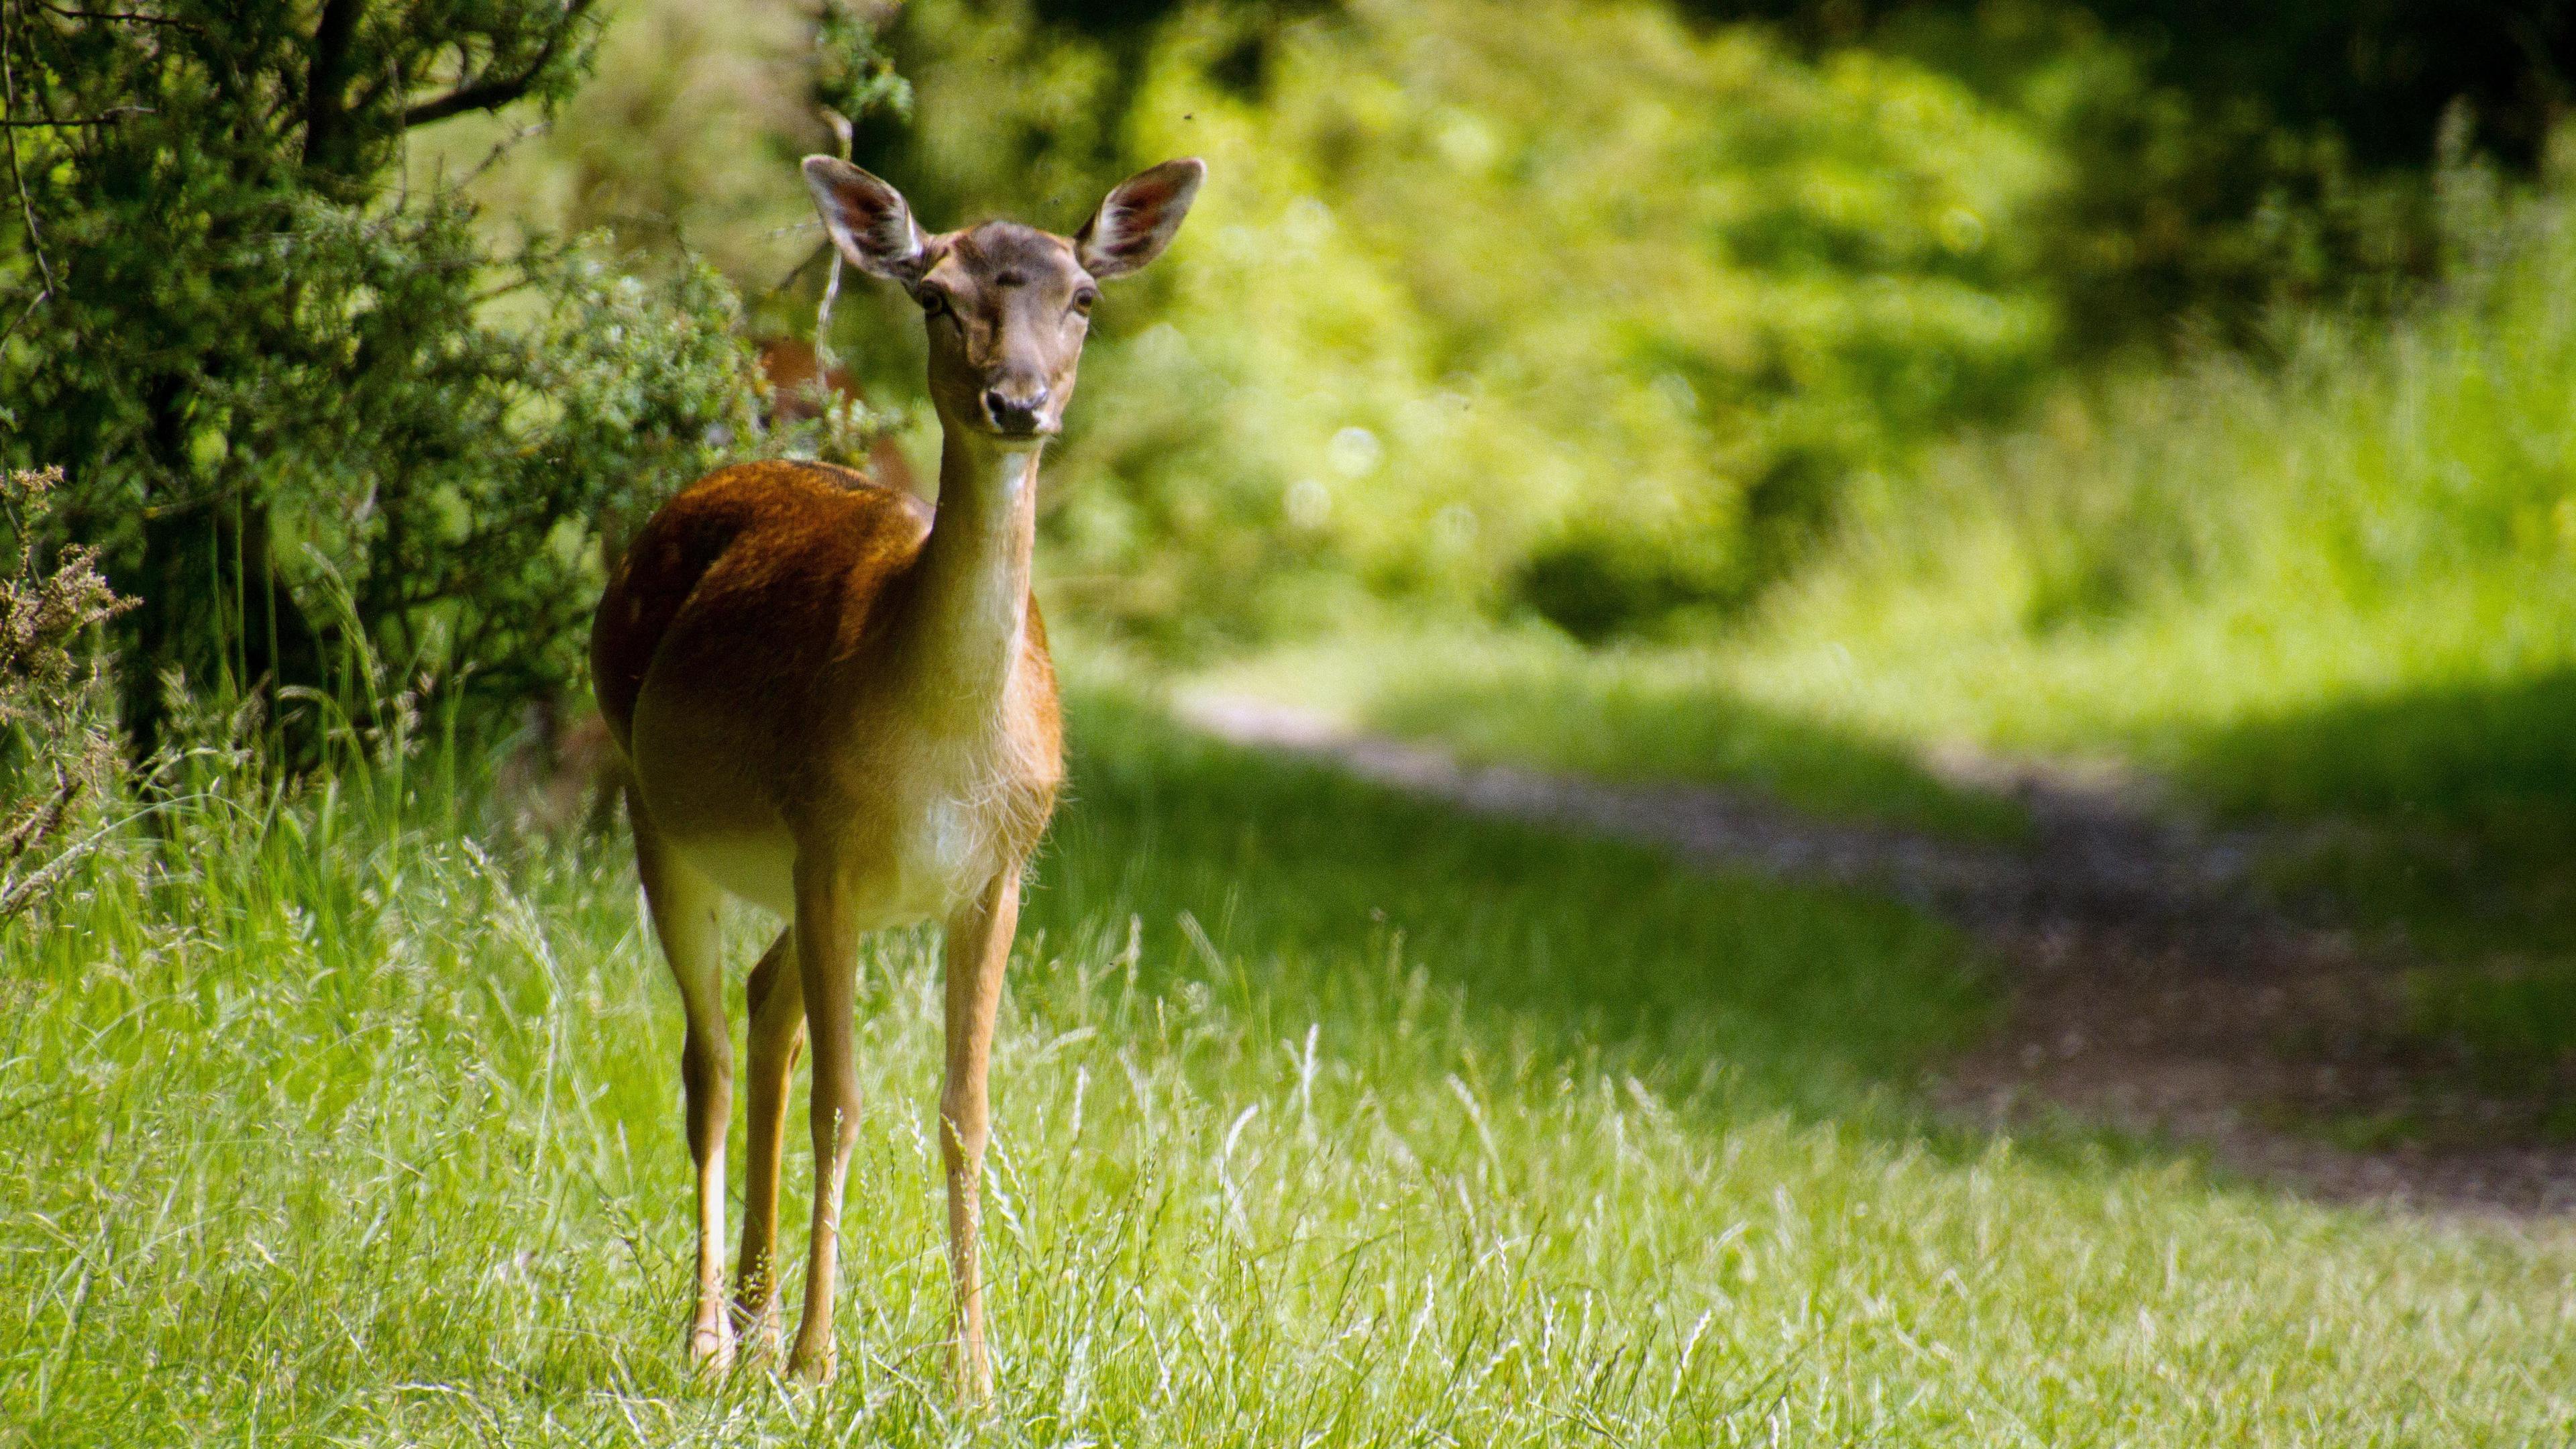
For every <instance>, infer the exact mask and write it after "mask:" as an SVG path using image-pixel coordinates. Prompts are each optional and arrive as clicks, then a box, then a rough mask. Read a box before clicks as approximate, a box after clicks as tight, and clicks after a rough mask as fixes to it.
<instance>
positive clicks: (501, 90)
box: [402, 0, 594, 131]
mask: <svg viewBox="0 0 2576 1449" xmlns="http://www.w3.org/2000/svg"><path fill="white" fill-rule="evenodd" d="M593 3H594V0H570V3H568V4H566V5H565V6H564V12H563V17H562V18H561V19H560V20H557V21H556V22H555V29H554V33H553V34H552V35H549V36H547V37H546V43H545V44H544V45H543V46H541V47H539V48H538V50H537V58H536V59H534V60H532V61H530V62H528V67H527V69H525V70H523V71H520V72H519V73H518V74H517V75H514V76H504V77H498V78H496V77H492V76H485V77H483V78H481V79H478V80H474V81H470V82H468V83H466V84H463V85H460V86H458V87H457V88H456V89H454V90H452V91H449V92H448V93H447V94H445V95H443V96H440V97H439V98H438V99H436V100H434V101H423V102H421V103H420V104H419V105H416V106H413V107H412V108H410V109H409V110H407V111H404V112H403V116H402V124H403V129H404V130H406V131H408V130H410V129H411V128H412V127H414V126H426V125H428V124H430V123H431V122H432V121H444V120H446V119H447V118H448V117H450V116H460V115H463V114H464V113H465V112H467V111H497V110H499V109H500V108H501V107H503V106H506V105H508V104H509V103H510V102H512V101H515V100H517V99H518V98H519V97H521V96H524V95H526V94H527V93H528V88H529V87H530V86H533V85H535V84H536V83H537V78H538V77H539V76H541V75H543V74H545V69H546V67H547V66H548V65H550V64H552V63H553V61H554V58H555V52H557V51H559V50H561V49H562V48H563V43H564V37H565V36H568V35H570V34H572V30H573V26H574V25H576V24H578V23H579V22H580V20H581V17H582V15H583V14H584V13H585V12H587V11H588V10H589V9H590V7H591V5H592V4H593Z"/></svg>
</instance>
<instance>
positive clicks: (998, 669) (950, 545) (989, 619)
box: [907, 426, 1038, 729]
mask: <svg viewBox="0 0 2576 1449" xmlns="http://www.w3.org/2000/svg"><path fill="white" fill-rule="evenodd" d="M1037 481H1038V448H1037V445H1036V444H1034V443H1030V444H1025V445H1021V444H1009V445H1005V444H1003V443H1000V442H997V441H996V440H994V439H991V438H987V437H984V436H982V435H980V434H976V433H971V432H967V431H966V430H964V429H961V428H957V427H954V426H952V427H949V428H948V429H946V430H945V435H944V437H943V440H942V443H941V446H940V452H939V503H938V508H937V511H936V513H935V514H934V515H933V517H932V520H931V525H930V538H929V540H928V541H927V542H926V543H924V544H923V545H922V550H921V563H920V565H919V569H920V572H919V574H918V575H917V577H918V578H919V579H920V584H919V587H918V591H917V592H916V593H915V594H914V596H913V608H912V612H911V617H910V619H909V620H908V621H907V622H908V625H909V630H908V632H909V633H910V634H911V636H912V637H911V640H910V646H911V647H910V648H909V650H908V651H907V652H908V654H909V655H910V657H911V662H912V665H913V668H912V670H911V673H912V675H913V683H914V685H915V687H916V688H917V690H918V691H919V694H918V702H919V705H920V709H921V713H922V714H923V715H926V716H929V717H932V718H935V719H937V720H938V721H939V722H940V723H941V724H943V725H945V726H948V727H950V728H966V729H971V728H976V727H981V726H985V725H989V724H991V723H992V722H993V721H994V720H996V719H997V718H998V717H999V712H1000V708H1001V702H1002V693H1003V689H1004V686H1005V685H1007V684H1008V683H1009V681H1010V677H1011V670H1012V668H1013V667H1014V665H1016V664H1017V662H1018V660H1019V657H1020V653H1021V651H1022V650H1023V649H1024V648H1025V647H1026V636H1027V633H1028V627H1029V569H1030V562H1031V555H1032V554H1033V552H1034V551H1035V548H1036V543H1037Z"/></svg>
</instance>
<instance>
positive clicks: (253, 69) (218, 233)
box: [0, 0, 755, 743]
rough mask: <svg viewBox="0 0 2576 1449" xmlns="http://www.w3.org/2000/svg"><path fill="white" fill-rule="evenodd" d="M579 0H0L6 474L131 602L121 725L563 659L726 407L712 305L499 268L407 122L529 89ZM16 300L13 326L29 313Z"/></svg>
mask: <svg viewBox="0 0 2576 1449" xmlns="http://www.w3.org/2000/svg"><path fill="white" fill-rule="evenodd" d="M589 11H590V6H589V4H588V3H587V0H574V3H569V4H567V3H557V0H513V3H506V4H497V5H480V6H473V7H467V8H466V9H464V10H458V9H456V8H454V7H449V6H444V5H433V4H425V3H422V4H413V3H393V0H379V3H375V4H362V3H357V0H334V3H332V4H329V5H326V6H323V7H321V9H320V11H319V13H318V14H316V13H309V12H308V11H306V10H305V9H303V8H301V7H284V8H276V7H271V8H264V9H260V10H258V11H257V13H256V14H248V15H246V14H244V13H241V12H240V11H239V7H235V6H230V5H219V4H210V3H205V0H137V3H136V4H134V5H131V6H125V7H120V8H118V9H116V10H114V11H105V10H102V11H87V10H78V11H76V10H72V9H68V8H63V7H21V8H19V9H17V10H14V11H13V12H11V19H10V21H9V23H8V25H7V27H6V30H5V32H0V49H5V53H6V57H7V59H8V60H9V62H10V66H11V74H12V75H13V77H14V81H13V85H14V90H13V91H12V92H11V95H10V98H9V107H10V110H9V115H8V118H7V119H8V121H9V125H8V127H7V128H6V130H5V131H0V134H5V135H6V136H7V137H9V138H10V146H11V148H12V149H11V153H10V154H11V166H12V169H11V173H10V174H11V177H12V181H13V185H14V187H15V189H16V190H17V191H18V192H19V193H20V194H19V195H18V196H15V197H13V198H12V199H13V200H14V201H17V202H19V203H20V204H17V205H12V206H10V207H8V208H7V209H6V215H5V217H0V237H5V240H6V241H7V242H8V243H9V245H8V247H7V249H6V251H5V257H6V260H0V292H5V294H6V295H8V296H10V297H11V298H13V299H27V298H30V297H32V299H33V300H32V303H30V302H27V301H23V300H21V301H17V302H15V303H14V304H13V308H12V312H11V316H12V318H14V319H15V322H16V324H17V325H16V326H15V330H14V331H13V333H12V334H11V335H9V336H8V337H6V339H5V340H0V412H5V414H6V415H7V420H8V422H9V426H8V428H7V430H6V432H5V433H0V462H5V463H8V464H11V465H24V464H30V463H34V462H39V461H59V462H61V463H62V464H63V465H64V467H65V483H64V487H63V490H62V499H63V506H62V508H61V509H60V511H59V514H58V522H59V523H60V524H61V525H62V526H63V527H64V528H65V529H66V530H67V531H68V532H69V533H70V534H71V535H72V536H74V537H77V538H79V539H82V540H84V541H86V542H87V543H89V544H90V545H92V546H94V547H96V548H97V549H98V550H99V554H98V556H99V559H100V561H101V563H102V565H103V566H104V567H105V569H106V570H107V572H108V575H109V577H110V578H112V579H114V580H115V581H116V582H117V584H118V586H119V588H120V589H121V590H122V591H123V592H126V593H129V594H133V595H136V596H139V597H140V598H141V599H142V600H143V603H142V606H141V607H139V608H138V609H137V610H135V612H134V614H133V615H132V616H131V621H130V626H129V627H128V628H127V630H126V631H125V633H124V635H123V639H122V651H121V652H122V655H123V668H122V670H121V673H122V676H123V682H124V685H125V689H126V717H127V721H128V723H129V725H130V726H132V727H133V728H134V729H136V730H137V731H138V733H140V734H141V735H142V736H144V737H145V740H146V742H147V743H148V742H149V741H150V740H151V739H152V738H154V737H156V736H157V735H158V734H159V732H160V727H161V724H162V722H163V713H162V705H161V700H160V695H159V690H160V686H161V680H162V676H163V673H164V672H165V671H166V670H170V669H178V670H180V671H181V672H182V674H183V676H184V677H185V678H186V679H187V680H188V681H189V682H190V683H191V684H192V685H193V687H195V688H197V689H199V690H200V691H211V692H215V693H224V692H229V691H248V690H252V689H255V688H259V687H261V686H263V685H264V686H266V687H268V688H269V689H271V690H274V691H277V695H276V696H275V697H284V693H285V691H287V690H288V689H291V688H301V689H322V690H343V691H345V690H346V689H348V688H349V687H350V686H351V685H352V684H353V683H354V682H355V681H356V680H357V679H358V677H359V676H360V675H361V674H362V673H364V672H365V671H366V669H367V668H369V667H370V666H369V664H368V661H370V660H374V659H378V658H382V659H386V660H390V661H392V663H393V664H394V665H395V666H396V667H398V668H401V669H402V670H404V671H405V674H406V677H409V675H410V674H411V673H412V672H414V671H424V670H425V671H428V672H430V673H432V674H434V675H435V676H437V677H439V678H440V679H442V680H444V681H446V682H448V683H451V684H461V685H462V686H463V687H465V688H467V689H470V690H475V691H480V692H483V693H486V694H492V695H500V696H505V697H506V696H512V695H519V694H524V693H527V692H530V691H534V690H539V689H543V688H545V687H548V686H550V685H552V684H554V683H556V682H557V681H559V680H561V679H563V678H564V677H565V676H566V674H567V672H568V670H569V669H570V667H571V665H572V663H573V662H574V658H575V653H574V651H573V650H572V648H571V647H570V637H571V632H570V631H571V627H572V625H573V623H574V622H575V621H576V620H577V619H578V618H579V617H580V614H581V612H582V610H583V608H584V601H585V595H586V594H587V592H588V589H589V585H588V584H587V582H586V577H587V576H588V575H589V574H590V573H591V571H593V570H595V567H596V565H595V563H593V562H592V557H591V551H590V550H589V549H587V548H586V547H585V539H586V538H587V537H588V535H589V533H590V532H591V530H592V528H593V526H594V522H595V520H597V519H599V518H600V517H602V516H603V515H607V516H614V515H615V514H617V513H618V512H620V511H621V510H627V509H631V508H632V507H634V506H636V504H637V503H638V502H639V501H640V500H641V499H643V498H647V497H651V496H653V495H655V494H657V493H659V492H660V491H663V490H665V489H667V488H668V487H670V486H672V485H673V484H675V483H676V482H678V481H681V480H684V479H686V478H687V477H689V476H692V475H693V474H695V473H697V472H699V471H701V470H703V469H704V468H705V467H706V466H708V465H709V464H711V463H712V462H714V461H716V460H717V459H718V458H719V457H720V456H721V455H722V451H723V447H722V445H723V440H724V439H725V438H726V437H727V436H728V435H731V436H733V437H737V438H738V437H740V436H742V435H743V434H744V433H745V432H746V431H747V430H748V429H749V427H750V425H751V422H752V418H753V412H752V405H753V402H754V400H755V391H754V383H753V381H752V374H751V371H750V369H749V366H748V362H747V359H746V357H745V355H744V354H743V352H742V350H741V348H740V346H739V344H738V343H736V342H735V341H734V340H733V339H732V338H731V337H730V335H729V334H730V330H731V323H732V320H733V315H734V304H733V302H732V299H731V295H730V293H729V291H728V289H726V288H725V287H724V285H723V284H722V283H721V282H720V281H719V280H718V279H717V278H716V277H715V276H714V275H713V274H712V273H710V272H708V271H705V270H704V269H693V268H686V267H683V268H679V269H677V270H676V272H675V274H674V275H672V276H671V277H670V278H669V279H668V280H667V281H666V282H664V283H662V284H659V285H656V286H653V287H646V286H644V285H642V284H640V283H633V282H626V281H621V280H618V279H617V278H615V277H614V276H612V275H611V274H610V273H609V272H608V271H607V270H605V269H604V268H603V267H602V265H601V264H600V263H599V262H597V261H596V260H595V259H594V258H592V257H591V256H589V255H587V254H585V252H584V251H583V250H582V249H580V248H568V247H564V246H560V245H556V244H552V243H547V242H543V241H537V242H531V243H530V244H528V245H526V246H525V247H523V248H521V249H519V250H518V251H516V252H515V253H513V254H502V253H496V252H495V251H494V250H493V249H492V248H491V246H490V245H489V244H488V243H487V242H486V241H485V240H484V239H483V238H482V237H481V236H480V235H478V233H477V231H476V229H475V227H474V225H473V222H474V216H473V213H472V210H471V208H470V207H469V206H467V205H466V204H465V203H464V201H463V200H462V199H461V198H460V197H459V196H458V195H457V194H456V193H455V191H454V190H453V189H452V188H450V187H446V186H443V185H425V186H422V187H420V188H418V189H410V190H394V189H389V188H388V187H387V186H386V182H387V180H388V177H389V174H390V172H391V170H392V168H393V167H394V165H395V163H396V162H397V161H398V160H399V158H400V154H401V148H402V146H403V138H404V135H405V133H406V132H407V131H409V130H411V129H413V128H415V127H419V126H424V125H429V124H432V123H435V122H438V121H441V120H444V119H446V118H448V117H450V116H453V115H457V114H463V113H467V112H472V111H477V110H487V109H492V108H496V107H499V106H503V105H507V104H510V103H512V102H515V101H521V100H524V101H527V102H529V103H532V104H548V103H551V102H553V101H555V100H558V99H560V98H561V97H562V96H563V95H565V94H566V93H568V91H569V90H570V89H571V87H572V86H573V84H574V82H575V81H576V80H577V79H578V77H579V75H580V72H581V70H582V68H583V66H584V64H586V60H587V56H588V52H589V45H590V41H591V39H592V36H593V33H594V30H595V22H594V21H593V19H592V18H591V16H590V14H589ZM20 308H23V309H24V310H23V314H22V313H21V311H20V310H19V309H20Z"/></svg>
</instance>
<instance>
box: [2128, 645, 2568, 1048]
mask: <svg viewBox="0 0 2576 1449" xmlns="http://www.w3.org/2000/svg"><path fill="white" fill-rule="evenodd" d="M2165 750H2166V753H2167V754H2168V756H2169V758H2170V760H2171V769H2172V773H2173V777H2174V780H2175V783H2176V784H2177V785H2178V786H2179V787H2180V788H2181V789H2182V790H2183V791H2184V792H2185V793H2186V794H2187V795H2188V796H2190V797H2192V798H2196V799H2199V800H2202V801H2205V802H2207V803H2208V804H2209V805H2210V806H2212V807H2213V808H2214V809H2216V810H2217V811H2219V812H2220V813H2221V814H2223V815H2227V816H2232V817H2235V818H2239V819H2260V820H2268V821H2271V822H2274V823H2277V824H2281V825H2286V826H2288V827H2290V829H2289V830H2287V831H2286V832H2284V834H2285V837H2286V839H2287V841H2288V844H2286V845H2285V846H2284V847H2283V848H2282V849H2281V850H2280V851H2279V852H2278V855H2277V859H2276V860H2275V862H2274V873H2275V876H2276V878H2277V880H2278V882H2279V883H2280V884H2281V885H2282V886H2283V887H2284V888H2285V889H2286V890H2288V891H2290V892H2293V893H2295V894H2297V895H2300V896H2304V897H2308V898H2312V899H2316V900H2319V901H2320V902H2322V903H2323V904H2325V905H2326V906H2327V907H2328V908H2329V909H2331V910H2332V911H2333V912H2334V913H2335V914H2337V915H2339V916H2341V917H2344V918H2346V919H2352V920H2356V921H2360V922H2363V923H2365V924H2370V925H2376V926H2394V927H2398V928H2401V929H2402V930H2404V931H2405V932H2406V933H2407V934H2408V935H2409V936H2410V937H2411V938H2412V939H2413V940H2414V941H2415V943H2416V944H2417V945H2418V947H2419V948H2420V949H2421V950H2422V951H2423V952H2424V953H2425V954H2426V955H2427V956H2428V957H2430V958H2431V959H2432V960H2434V961H2436V962H2450V963H2473V964H2449V965H2431V966H2425V967H2421V968H2418V969H2416V970H2415V971H2413V972H2412V973H2410V977H2409V980H2408V982H2407V996H2408V999H2409V1002H2410V1006H2411V1013H2410V1015H2411V1019H2410V1022H2409V1023H2408V1027H2409V1030H2410V1032H2411V1034H2412V1035H2413V1037H2414V1038H2415V1041H2414V1042H2413V1045H2414V1046H2415V1047H2417V1048H2419V1049H2420V1050H2422V1051H2424V1052H2425V1053H2427V1054H2428V1055H2429V1056H2430V1057H2432V1058H2434V1059H2436V1060H2435V1061H2433V1062H2432V1063H2429V1064H2431V1065H2447V1066H2451V1067H2464V1068H2466V1069H2468V1070H2470V1071H2471V1072H2472V1073H2473V1074H2474V1075H2475V1076H2477V1077H2478V1078H2480V1079H2481V1080H2482V1081H2483V1082H2484V1083H2485V1084H2486V1085H2488V1086H2490V1087H2495V1088H2502V1089H2511V1090H2524V1091H2528V1090H2532V1089H2536V1088H2546V1087H2551V1086H2558V1087H2567V1086H2576V669H2565V670H2558V671H2555V672H2551V673H2548V674H2542V675H2536V676H2531V677H2526V678H2521V679H2512V680H2501V681H2494V682H2488V683H2478V684H2464V685H2455V686H2450V687H2445V688H2434V689H2420V690H2415V691H2411V692H2408V693H2405V694H2402V695H2396V696H2391V697H2383V698H2377V699H2364V700H2346V701H2342V702H2338V703H2334V704H2329V705H2324V706H2321V707H2318V708H2314V709H2310V710H2305V711H2301V712H2298V713H2294V714H2288V715H2283V716H2279V717H2275V718H2271V719H2265V720H2260V721H2255V722H2249V723H2239V724H2234V725H2229V726H2225V727H2220V728H2212V729H2205V730H2201V731H2196V732H2192V733H2187V734H2183V735H2180V736H2178V737H2176V738H2175V739H2173V740H2171V741H2170V742H2167V743H2166V745H2165Z"/></svg>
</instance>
